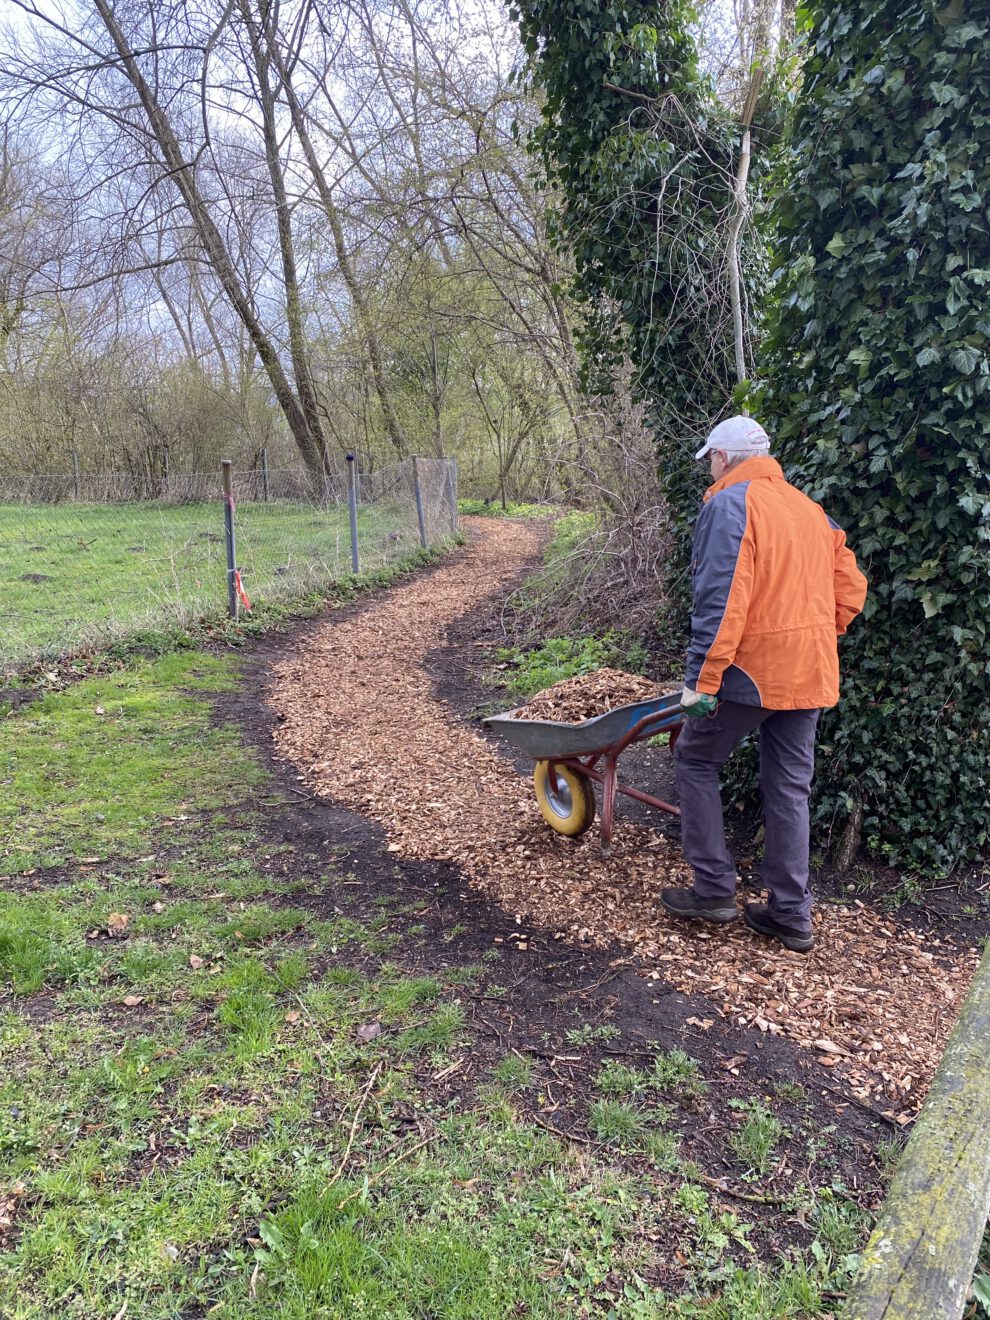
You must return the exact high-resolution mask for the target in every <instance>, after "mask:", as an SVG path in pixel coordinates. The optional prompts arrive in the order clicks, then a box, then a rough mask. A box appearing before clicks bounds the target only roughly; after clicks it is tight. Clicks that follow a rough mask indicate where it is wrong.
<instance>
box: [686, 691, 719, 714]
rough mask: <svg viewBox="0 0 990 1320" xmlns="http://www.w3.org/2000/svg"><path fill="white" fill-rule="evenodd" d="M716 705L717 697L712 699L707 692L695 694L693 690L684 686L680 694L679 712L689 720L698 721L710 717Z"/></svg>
mask: <svg viewBox="0 0 990 1320" xmlns="http://www.w3.org/2000/svg"><path fill="white" fill-rule="evenodd" d="M717 705H718V697H713V696H712V695H711V694H710V693H709V692H695V690H694V688H689V687H687V686H685V688H684V691H683V692H682V693H681V710H682V711H683V712H684V714H685V715H686V716H687V717H688V719H689V720H700V719H702V718H703V717H704V716H705V715H710V714H711V713H712V711H713V710H714V709H715V707H716V706H717Z"/></svg>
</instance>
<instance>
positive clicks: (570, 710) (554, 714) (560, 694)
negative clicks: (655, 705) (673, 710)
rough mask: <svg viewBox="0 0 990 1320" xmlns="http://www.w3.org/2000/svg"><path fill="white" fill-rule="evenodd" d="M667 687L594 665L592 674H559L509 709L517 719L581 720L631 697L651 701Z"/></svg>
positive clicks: (629, 701) (627, 702) (637, 676)
mask: <svg viewBox="0 0 990 1320" xmlns="http://www.w3.org/2000/svg"><path fill="white" fill-rule="evenodd" d="M670 690H671V689H670V688H666V687H660V686H658V685H657V684H656V683H651V682H650V680H649V679H648V678H643V677H641V675H639V674H626V673H624V672H623V671H622V670H621V669H609V668H607V667H606V668H604V669H598V670H596V671H595V673H593V674H578V675H577V676H576V677H574V678H562V679H561V680H560V682H559V683H554V685H553V687H548V688H546V689H545V690H544V691H543V692H537V694H536V696H535V697H530V699H529V701H527V702H526V704H525V706H520V707H519V709H518V710H516V711H515V712H514V713H513V718H514V719H517V720H554V721H556V723H558V724H581V723H583V721H584V720H591V719H594V717H595V716H596V715H604V714H605V713H606V712H607V711H610V710H615V708H616V706H628V705H629V704H630V703H631V702H633V701H652V700H653V699H654V698H655V697H662V696H663V695H664V694H665V693H666V692H669V691H670Z"/></svg>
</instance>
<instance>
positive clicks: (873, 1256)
mask: <svg viewBox="0 0 990 1320" xmlns="http://www.w3.org/2000/svg"><path fill="white" fill-rule="evenodd" d="M988 1041H990V950H988V951H987V952H986V953H985V954H984V956H983V962H982V963H981V965H980V968H979V970H978V971H977V973H976V977H975V979H974V981H973V985H972V987H971V989H970V992H969V995H968V996H967V998H966V1002H965V1003H964V1004H963V1007H962V1011H961V1013H960V1014H959V1020H958V1021H957V1023H956V1026H955V1030H954V1031H953V1033H952V1036H951V1037H950V1039H949V1044H948V1045H947V1047H946V1050H945V1054H944V1055H943V1056H942V1062H941V1063H940V1064H939V1067H938V1072H937V1073H936V1074H935V1080H934V1081H933V1082H932V1089H931V1090H930V1091H929V1093H928V1099H927V1100H926V1101H925V1104H924V1108H923V1109H922V1111H921V1116H920V1117H919V1119H918V1122H917V1124H916V1125H915V1128H914V1131H913V1133H912V1134H911V1139H910V1141H909V1142H908V1145H907V1148H906V1150H905V1151H904V1154H903V1155H902V1156H901V1161H900V1164H899V1165H898V1166H897V1173H896V1174H895V1175H894V1180H893V1182H892V1183H891V1186H890V1192H889V1193H888V1195H887V1200H886V1203H885V1205H884V1208H883V1211H882V1212H881V1215H880V1219H879V1221H878V1222H877V1226H876V1228H875V1229H874V1231H873V1235H872V1237H871V1238H870V1240H869V1242H868V1244H867V1246H866V1250H865V1251H864V1252H863V1254H862V1256H861V1257H860V1265H859V1272H858V1274H857V1276H856V1280H855V1282H854V1284H853V1287H852V1289H851V1291H850V1293H849V1300H848V1303H847V1305H846V1308H845V1311H844V1312H843V1315H844V1320H959V1317H960V1316H961V1315H962V1313H963V1310H964V1308H965V1305H966V1299H967V1297H968V1295H969V1290H970V1285H971V1283H972V1280H973V1270H974V1268H975V1266H976V1258H977V1255H978V1253H979V1249H980V1243H981V1241H982V1239H983V1230H984V1228H985V1227H986V1222H987V1214H988V1212H990V1063H988V1056H987V1043H988Z"/></svg>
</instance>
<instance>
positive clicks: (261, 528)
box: [0, 501, 419, 665]
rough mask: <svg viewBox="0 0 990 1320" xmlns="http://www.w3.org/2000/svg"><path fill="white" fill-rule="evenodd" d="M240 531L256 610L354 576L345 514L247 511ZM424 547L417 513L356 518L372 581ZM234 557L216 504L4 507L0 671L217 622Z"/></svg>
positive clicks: (385, 511) (284, 507) (310, 508)
mask: <svg viewBox="0 0 990 1320" xmlns="http://www.w3.org/2000/svg"><path fill="white" fill-rule="evenodd" d="M235 531H236V546H237V564H238V567H239V568H240V570H241V575H242V578H243V582H244V586H245V588H246V590H247V594H248V596H249V598H250V599H251V600H252V603H262V604H263V603H265V602H269V601H273V600H280V599H284V598H286V597H289V596H293V595H299V594H301V593H304V592H306V591H313V590H319V589H320V588H322V587H324V586H326V585H327V584H328V583H330V582H332V581H333V580H334V579H336V578H339V577H341V576H342V575H344V574H346V573H349V572H350V571H351V557H350V556H351V548H350V529H349V524H348V514H347V510H346V508H344V509H341V508H340V507H337V506H330V507H326V508H322V507H318V506H314V505H308V504H290V503H287V502H278V503H272V504H260V503H259V504H247V503H244V504H239V505H238V506H237V515H236V528H235ZM418 543H419V542H418V533H417V529H416V520H415V513H414V511H410V509H407V508H404V507H402V508H400V507H398V506H396V507H394V508H393V507H392V506H390V505H387V504H382V505H376V506H375V507H374V508H362V509H361V510H360V511H359V520H358V544H359V546H360V551H361V569H362V570H363V571H368V570H372V571H373V570H374V569H376V568H379V567H381V566H383V565H385V564H389V563H392V562H394V561H395V560H396V559H398V558H400V557H401V556H403V555H405V554H408V552H409V551H410V550H412V549H413V548H414V547H415V546H417V545H418ZM225 555H226V552H225V549H224V542H223V512H222V509H221V506H220V503H219V501H217V502H216V503H211V504H186V505H167V504H158V503H154V502H150V501H149V502H148V503H131V504H46V505H21V504H7V505H0V612H2V616H3V629H2V631H0V665H15V664H18V663H21V662H23V661H26V660H29V659H31V658H33V657H36V656H44V655H52V656H54V655H60V654H63V653H65V652H66V651H67V650H70V649H73V648H76V647H81V646H88V645H91V644H93V643H99V642H106V641H107V640H111V639H117V638H120V637H126V636H127V635H128V634H129V633H133V632H135V631H137V630H140V629H144V628H147V627H149V626H152V627H153V626H155V625H156V624H157V625H161V624H166V623H169V622H172V623H175V622H184V621H187V620H189V619H193V618H196V617H198V616H200V615H203V614H206V615H220V614H222V613H223V612H224V611H225V610H226V606H227V566H226V557H225Z"/></svg>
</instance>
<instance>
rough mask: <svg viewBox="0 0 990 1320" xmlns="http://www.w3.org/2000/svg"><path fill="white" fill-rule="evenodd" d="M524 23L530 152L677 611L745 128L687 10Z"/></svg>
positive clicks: (537, 7) (675, 5)
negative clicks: (654, 491) (627, 411)
mask: <svg viewBox="0 0 990 1320" xmlns="http://www.w3.org/2000/svg"><path fill="white" fill-rule="evenodd" d="M514 12H515V14H516V16H517V18H518V21H519V24H520V30H521V32H522V37H523V43H524V46H525V49H526V51H527V52H528V54H529V56H530V59H531V61H532V68H533V73H534V77H535V79H536V81H537V82H538V84H539V86H540V88H541V89H542V91H543V94H544V97H545V101H544V115H543V124H542V127H541V128H540V130H539V131H538V133H537V135H536V147H537V149H538V150H539V151H540V153H541V154H542V157H543V161H544V164H545V167H546V170H547V173H548V176H549V179H550V181H551V184H552V188H553V195H554V199H555V203H556V205H557V207H558V216H557V223H556V229H555V233H556V234H557V236H558V238H559V240H560V241H561V242H563V243H566V244H567V245H568V246H569V248H570V249H571V251H572V253H573V258H574V265H575V268H576V276H575V279H574V282H573V286H572V289H571V292H572V293H573V294H574V296H575V298H576V299H577V302H578V304H579V305H580V306H581V308H582V309H583V312H584V320H583V325H582V328H581V331H580V334H579V337H578V342H579V347H580V349H581V351H582V361H583V364H584V377H585V383H586V385H587V386H588V388H589V389H590V390H591V391H593V392H607V391H608V389H609V388H610V384H611V373H612V370H613V368H614V367H615V366H616V365H617V364H618V363H619V362H620V361H621V360H622V359H623V358H628V359H629V360H630V361H631V362H632V364H633V368H634V375H633V382H632V383H633V389H634V392H635V394H636V395H637V396H638V398H639V399H641V400H643V401H645V402H646V404H647V415H648V419H649V421H650V424H651V427H652V429H653V432H654V434H655V435H656V437H657V447H658V456H659V477H660V485H661V488H662V489H663V491H664V493H665V495H666V497H667V501H668V505H669V507H670V510H671V517H672V519H673V521H674V524H675V540H676V550H675V554H674V555H673V556H672V559H671V562H670V564H669V569H670V574H669V582H670V583H679V584H680V587H679V588H677V591H678V594H679V595H680V596H681V597H682V598H683V597H685V596H686V584H687V583H688V581H689V578H688V575H687V573H686V572H685V568H686V563H687V556H688V548H687V547H688V544H689V535H690V527H691V525H692V523H693V521H694V518H695V515H696V513H697V509H698V505H699V502H700V495H701V490H702V488H703V482H702V474H701V472H700V471H699V467H698V465H697V464H696V463H695V462H694V460H693V457H692V455H693V453H694V451H695V450H696V449H697V447H698V439H699V436H703V435H704V434H706V433H707V430H708V429H709V426H710V424H711V422H712V421H714V420H715V419H716V418H717V417H718V416H720V415H721V414H722V413H723V412H724V411H725V409H726V408H727V406H729V405H730V403H731V399H732V394H733V386H734V384H735V370H734V359H733V347H732V324H731V312H730V307H729V295H728V287H727V281H726V278H725V265H726V259H727V257H726V234H725V220H726V216H727V215H728V213H729V211H730V209H731V206H732V183H733V167H734V160H735V153H736V150H737V146H738V143H737V130H736V129H735V127H734V126H733V124H732V123H731V121H730V119H729V117H728V115H727V113H726V112H725V110H724V109H723V108H722V107H721V106H720V105H719V103H718V102H717V100H716V98H715V96H714V93H713V91H712V88H711V86H710V84H709V82H708V80H707V78H706V77H705V76H703V75H702V73H701V72H700V70H699V66H698V58H697V51H696V49H695V46H694V42H693V39H692V37H691V35H690V24H691V22H692V20H693V12H692V6H691V5H689V4H688V3H685V0H672V2H671V3H667V4H664V5H662V6H657V5H656V4H652V3H622V2H621V0H603V2H599V0H593V2H592V0H564V2H561V0H516V3H515V5H514ZM747 264H748V265H749V267H750V269H752V268H753V266H754V265H755V266H756V267H757V268H759V266H760V261H759V260H757V261H756V262H755V263H753V262H749V263H747ZM668 585H669V584H668ZM682 604H683V599H682Z"/></svg>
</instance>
